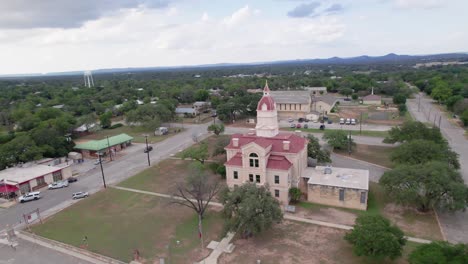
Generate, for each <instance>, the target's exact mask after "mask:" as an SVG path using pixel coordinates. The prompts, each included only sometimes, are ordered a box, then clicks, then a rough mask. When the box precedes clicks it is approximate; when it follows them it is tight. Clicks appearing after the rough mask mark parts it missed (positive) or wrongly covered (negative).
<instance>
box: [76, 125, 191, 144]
mask: <svg viewBox="0 0 468 264" xmlns="http://www.w3.org/2000/svg"><path fill="white" fill-rule="evenodd" d="M177 129H179V130H182V128H177ZM175 131H176V128H170V129H169V134H167V135H164V136H155V135H154V131H152V130H151V131H150V130H147V129H145V128H143V127H139V126H135V127H130V126H123V127H118V128H114V129H102V130H98V131H96V132H93V133H92V134H90V135H87V136H84V137H80V138H78V141H88V140H100V139H104V138H106V137H107V136H109V137H111V136H115V135H118V134H122V133H126V134H128V135H129V136H132V137H134V139H133V142H135V143H145V137H144V136H143V135H144V134H147V135H148V143H150V144H151V143H156V142H159V141H163V140H164V139H166V138H168V137H171V136H173V135H174V134H175Z"/></svg>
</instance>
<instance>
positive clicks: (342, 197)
mask: <svg viewBox="0 0 468 264" xmlns="http://www.w3.org/2000/svg"><path fill="white" fill-rule="evenodd" d="M340 201H344V189H340Z"/></svg>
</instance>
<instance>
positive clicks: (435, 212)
mask: <svg viewBox="0 0 468 264" xmlns="http://www.w3.org/2000/svg"><path fill="white" fill-rule="evenodd" d="M432 211H434V215H435V217H436V221H437V225H438V226H439V230H440V234H441V235H442V239H443V240H444V241H447V236H446V235H445V233H444V229H443V228H442V224H441V223H440V220H439V214H438V213H437V210H436V209H435V208H434V206H432Z"/></svg>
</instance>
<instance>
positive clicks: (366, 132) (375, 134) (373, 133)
mask: <svg viewBox="0 0 468 264" xmlns="http://www.w3.org/2000/svg"><path fill="white" fill-rule="evenodd" d="M281 130H289V131H296V130H300V131H302V132H309V133H324V132H325V131H330V130H342V129H327V128H326V129H325V130H320V129H318V128H299V129H297V128H282V129H281ZM346 131H347V130H346ZM361 132H362V133H360V132H359V130H351V135H355V136H368V137H386V136H388V132H387V131H371V130H362V131H361Z"/></svg>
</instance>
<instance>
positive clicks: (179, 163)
mask: <svg viewBox="0 0 468 264" xmlns="http://www.w3.org/2000/svg"><path fill="white" fill-rule="evenodd" d="M192 162H194V161H190V160H179V159H167V160H163V161H161V162H160V163H158V164H157V165H155V166H152V167H150V168H148V169H146V170H144V171H142V172H140V173H138V174H137V175H135V176H133V177H131V178H129V179H127V180H125V181H123V182H121V183H120V184H119V186H122V187H127V188H133V189H138V190H145V191H150V192H160V193H167V194H173V193H174V192H175V189H176V185H177V183H179V182H183V181H184V179H185V178H186V177H187V176H188V175H189V174H190V171H189V165H190V163H192ZM206 165H208V164H206ZM205 171H206V173H207V174H208V175H209V177H210V179H212V180H213V181H220V182H224V181H223V180H222V179H221V176H220V175H216V174H214V173H213V172H212V171H211V170H209V169H208V168H206V170H205Z"/></svg>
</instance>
